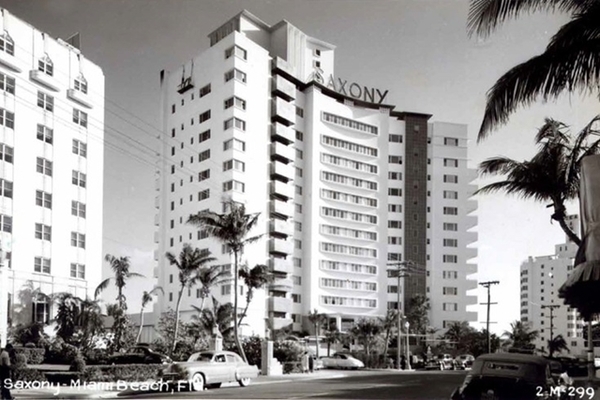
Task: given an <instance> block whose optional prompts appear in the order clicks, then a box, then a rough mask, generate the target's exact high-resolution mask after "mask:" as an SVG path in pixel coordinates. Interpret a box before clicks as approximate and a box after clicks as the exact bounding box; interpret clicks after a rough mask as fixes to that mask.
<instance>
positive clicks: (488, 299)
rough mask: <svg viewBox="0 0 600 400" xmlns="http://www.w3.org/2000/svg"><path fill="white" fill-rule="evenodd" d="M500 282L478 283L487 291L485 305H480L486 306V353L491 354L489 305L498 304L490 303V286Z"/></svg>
mask: <svg viewBox="0 0 600 400" xmlns="http://www.w3.org/2000/svg"><path fill="white" fill-rule="evenodd" d="M499 283H500V281H487V282H480V283H479V284H480V285H481V286H483V287H485V288H486V289H487V303H481V304H482V305H483V304H485V305H487V319H486V325H485V326H486V328H485V329H486V330H487V345H488V353H491V352H492V342H491V340H490V305H492V304H498V303H492V302H490V286H492V285H498V284H499Z"/></svg>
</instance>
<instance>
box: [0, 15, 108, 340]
mask: <svg viewBox="0 0 600 400" xmlns="http://www.w3.org/2000/svg"><path fill="white" fill-rule="evenodd" d="M0 13H1V15H0V91H1V95H0V243H1V246H2V255H3V263H2V267H1V276H2V281H1V290H0V292H1V295H2V296H3V299H6V300H3V301H2V304H4V305H7V306H8V307H7V308H3V309H2V311H1V312H0V321H2V325H3V327H4V326H5V325H4V324H5V323H6V322H8V323H9V324H13V325H15V324H17V323H25V324H27V323H31V322H42V323H49V322H50V320H51V319H52V317H53V313H54V310H53V306H52V304H51V301H50V297H49V296H50V295H51V294H53V293H59V292H70V293H73V294H75V295H77V296H80V297H83V298H85V297H86V296H93V290H94V288H95V287H96V286H97V284H98V283H99V282H100V280H101V274H102V211H103V210H102V196H103V162H104V75H103V73H102V70H101V69H100V68H99V67H98V66H97V65H95V64H93V63H92V62H90V61H89V60H87V59H86V58H85V57H84V55H83V54H82V53H81V51H80V50H79V49H77V48H76V47H74V46H72V45H70V44H68V43H66V42H65V41H62V40H60V39H59V40H56V39H53V38H51V37H50V36H48V35H47V34H45V33H44V32H41V31H39V30H37V29H35V27H33V26H31V25H29V24H27V23H26V22H24V21H21V20H19V19H18V18H17V17H15V16H13V15H11V14H10V13H9V12H8V10H6V9H1V10H0ZM3 334H4V332H3ZM2 339H3V340H4V337H3V338H2Z"/></svg>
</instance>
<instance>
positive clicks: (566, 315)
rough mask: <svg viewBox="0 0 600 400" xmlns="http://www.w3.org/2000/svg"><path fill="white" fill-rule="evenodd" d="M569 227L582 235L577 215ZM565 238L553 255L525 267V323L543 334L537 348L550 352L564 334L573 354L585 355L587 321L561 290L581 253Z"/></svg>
mask: <svg viewBox="0 0 600 400" xmlns="http://www.w3.org/2000/svg"><path fill="white" fill-rule="evenodd" d="M567 224H568V225H569V226H570V228H571V229H572V230H573V231H574V232H575V233H576V234H579V232H580V225H579V217H578V216H577V215H570V216H569V217H568V219H567ZM565 239H566V241H565V243H563V244H559V245H556V246H555V253H554V254H553V255H548V256H539V257H529V258H528V259H527V261H525V262H523V264H521V321H524V322H529V323H530V324H531V329H532V330H537V331H539V333H540V335H539V337H538V338H537V340H536V341H535V347H536V349H545V350H546V351H547V350H548V340H550V338H551V337H556V336H557V335H562V336H563V338H564V339H565V341H566V342H567V346H568V347H569V350H570V354H572V355H583V354H585V352H586V350H587V348H586V347H585V345H584V340H583V330H584V329H585V322H584V320H583V319H581V318H580V317H579V314H578V313H577V310H575V309H572V308H570V307H569V306H567V305H565V304H564V301H563V299H560V298H559V297H558V289H559V288H560V287H561V285H562V284H563V283H564V282H566V280H567V278H568V276H569V275H570V274H571V272H572V271H573V261H574V258H575V254H576V253H577V245H576V244H575V243H573V242H571V241H570V240H569V239H568V238H567V237H565ZM550 306H554V307H550ZM551 310H552V313H551ZM551 325H552V327H551ZM551 329H552V332H551V331H550V330H551Z"/></svg>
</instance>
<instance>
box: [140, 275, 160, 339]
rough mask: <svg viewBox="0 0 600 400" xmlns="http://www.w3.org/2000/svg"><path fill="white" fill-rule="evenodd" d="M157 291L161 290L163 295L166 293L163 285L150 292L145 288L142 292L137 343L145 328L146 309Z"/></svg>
mask: <svg viewBox="0 0 600 400" xmlns="http://www.w3.org/2000/svg"><path fill="white" fill-rule="evenodd" d="M157 292H160V293H161V294H163V295H164V294H165V291H164V290H163V288H162V287H161V286H157V287H155V288H154V289H152V290H151V291H149V292H147V291H145V290H144V293H143V294H142V308H141V310H140V330H139V331H138V334H137V337H136V338H135V342H136V343H139V342H140V338H141V337H142V330H143V329H144V309H145V308H146V306H147V305H148V304H149V303H150V302H151V301H152V296H153V295H154V294H155V293H157Z"/></svg>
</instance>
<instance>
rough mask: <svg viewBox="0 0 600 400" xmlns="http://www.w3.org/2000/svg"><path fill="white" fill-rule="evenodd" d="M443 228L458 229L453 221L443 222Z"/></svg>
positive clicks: (447, 229) (454, 230)
mask: <svg viewBox="0 0 600 400" xmlns="http://www.w3.org/2000/svg"><path fill="white" fill-rule="evenodd" d="M443 228H444V230H445V231H453V232H456V231H458V224H457V223H454V222H444V225H443Z"/></svg>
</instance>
